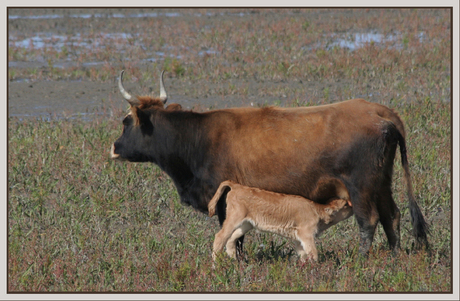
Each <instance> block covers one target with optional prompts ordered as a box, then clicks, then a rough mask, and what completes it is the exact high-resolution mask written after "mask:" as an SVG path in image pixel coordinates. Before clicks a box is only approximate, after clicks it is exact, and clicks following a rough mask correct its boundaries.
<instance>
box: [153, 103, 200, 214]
mask: <svg viewBox="0 0 460 301" xmlns="http://www.w3.org/2000/svg"><path fill="white" fill-rule="evenodd" d="M187 113H190V114H187ZM179 114H181V115H182V116H180V117H181V118H180V123H179V122H176V120H174V115H173V114H171V115H173V116H168V122H167V123H166V126H165V129H164V131H162V132H161V134H160V136H161V139H160V141H162V144H161V145H158V150H159V152H158V154H159V155H158V158H157V162H156V163H157V164H158V165H159V166H160V168H161V169H163V170H164V171H165V172H166V173H167V174H168V175H169V176H170V177H171V179H172V180H173V181H174V184H175V186H176V188H177V191H178V193H179V195H180V197H181V200H182V201H183V202H184V203H187V204H190V205H192V206H193V207H194V208H197V209H199V210H202V211H206V210H207V205H206V204H207V202H206V200H205V199H206V198H207V197H206V196H204V195H203V191H207V189H206V187H203V185H205V186H206V183H207V179H204V178H203V177H204V175H202V174H200V171H202V170H203V164H204V162H205V159H206V157H207V149H208V145H207V141H206V140H207V135H206V133H205V129H204V127H203V126H202V124H201V122H199V116H197V115H198V114H195V113H192V112H179ZM184 117H185V118H184ZM187 117H188V118H187ZM192 119H193V120H192ZM156 141H158V140H156Z"/></svg>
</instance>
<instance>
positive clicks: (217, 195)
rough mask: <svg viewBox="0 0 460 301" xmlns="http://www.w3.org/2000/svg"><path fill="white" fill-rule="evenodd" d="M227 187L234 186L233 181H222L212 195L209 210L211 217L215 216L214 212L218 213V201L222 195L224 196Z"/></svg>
mask: <svg viewBox="0 0 460 301" xmlns="http://www.w3.org/2000/svg"><path fill="white" fill-rule="evenodd" d="M227 187H229V188H232V187H231V182H229V181H224V182H222V183H220V185H219V188H217V191H216V193H215V194H214V196H213V197H212V199H211V201H209V204H208V212H209V216H210V217H212V216H214V214H215V213H216V205H217V202H218V201H219V199H220V197H221V196H222V194H223V193H224V191H225V189H226V188H227Z"/></svg>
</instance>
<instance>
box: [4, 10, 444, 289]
mask: <svg viewBox="0 0 460 301" xmlns="http://www.w3.org/2000/svg"><path fill="white" fill-rule="evenodd" d="M200 12H202V13H203V14H204V13H205V12H206V11H201V10H200ZM235 12H236V11H235ZM330 14H332V15H333V16H334V18H329V16H330ZM364 15H365V16H366V17H363V16H364ZM265 16H269V17H272V18H274V19H273V20H274V21H270V20H272V19H270V18H269V17H267V18H265ZM305 16H309V18H306V17H305ZM259 17H260V18H258V19H257V20H258V21H257V22H253V21H254V20H251V21H250V22H249V21H248V20H247V19H242V21H241V22H236V23H235V22H233V21H232V20H234V19H232V18H222V20H221V24H220V25H221V26H219V28H218V29H217V28H214V27H209V26H207V25H208V23H207V19H206V18H198V19H192V21H190V19H188V18H178V19H175V23H174V26H161V22H160V23H159V22H157V21H155V20H153V21H152V20H148V19H146V20H144V19H142V20H139V22H140V23H141V24H140V25H143V26H144V28H150V30H146V31H145V32H140V33H139V36H138V38H139V39H143V41H144V43H145V44H146V46H147V48H148V49H150V51H163V50H164V49H163V48H162V47H163V45H169V46H171V47H173V48H174V49H184V47H189V48H188V49H201V47H202V45H204V46H206V47H207V48H209V49H213V50H216V51H217V54H210V55H204V56H199V55H197V54H196V53H194V52H193V51H191V52H190V53H188V54H187V55H188V56H187V58H186V59H185V58H184V59H178V58H171V59H169V60H167V61H166V62H165V64H166V67H167V68H168V70H169V72H168V73H169V74H170V75H171V76H174V77H176V79H175V80H176V83H178V84H181V87H184V91H181V93H183V94H182V95H191V97H203V95H209V96H212V97H216V98H217V97H218V98H220V97H222V99H224V97H226V96H234V97H241V98H242V99H247V98H248V97H253V96H255V97H256V98H259V99H262V100H264V98H265V99H267V100H264V101H265V102H264V101H262V103H265V104H272V103H274V104H280V103H281V100H280V99H283V101H284V99H286V100H287V101H286V104H287V105H290V106H305V105H316V104H319V103H328V102H335V101H339V100H344V99H348V98H353V97H358V96H360V95H361V96H360V97H364V98H366V99H368V100H371V101H374V102H379V103H383V104H385V105H388V106H389V107H391V108H393V109H395V110H396V111H397V112H398V113H399V114H400V116H401V118H402V119H403V120H404V122H405V126H406V132H407V135H406V136H407V146H408V159H409V163H410V169H411V173H412V182H413V186H414V192H415V195H416V198H417V201H418V203H419V205H420V207H421V208H422V212H423V214H424V216H425V218H426V220H427V221H428V223H429V224H430V226H431V234H430V236H429V241H430V243H431V246H432V251H431V253H426V252H425V251H420V252H416V251H415V250H413V247H412V245H413V243H414V238H413V237H412V236H411V234H410V233H411V230H412V227H411V225H410V217H409V212H408V201H407V198H406V196H405V187H404V185H403V181H402V168H401V166H400V158H399V155H397V156H396V160H395V172H394V183H393V187H394V189H393V191H394V198H395V200H396V202H397V204H398V207H399V208H400V210H401V212H402V221H401V252H400V253H399V254H398V255H396V256H392V255H391V254H390V253H389V252H388V247H387V240H386V237H385V234H384V232H383V230H382V228H381V227H380V226H379V227H378V229H377V232H376V235H375V239H374V243H373V248H372V250H371V252H370V256H369V259H368V260H362V259H361V258H360V257H359V256H358V254H357V250H358V226H357V224H356V221H355V220H354V218H350V219H349V220H347V221H344V222H341V223H339V224H338V225H337V226H334V227H332V228H331V229H329V230H327V231H326V232H325V233H324V234H323V235H322V236H321V237H320V239H319V240H318V243H317V247H318V251H319V262H317V263H314V262H307V263H301V262H299V261H298V257H297V255H296V254H295V252H294V250H293V248H292V245H291V243H290V242H289V241H287V240H285V239H283V238H280V237H276V236H273V235H268V234H260V233H255V232H254V233H250V234H248V235H247V236H246V238H245V246H244V249H245V254H246V260H245V261H243V262H241V263H238V262H235V261H233V260H231V259H229V258H228V257H227V256H221V257H219V260H218V262H217V264H216V269H212V266H211V248H212V242H213V239H214V235H215V234H216V233H217V232H218V230H219V226H218V222H217V218H215V217H214V218H212V219H210V218H208V217H207V216H206V215H204V214H201V213H198V212H196V211H195V210H193V209H192V208H190V207H186V206H184V205H182V204H180V201H179V197H178V195H177V192H176V190H175V188H174V186H173V184H172V182H171V180H170V179H169V177H168V176H167V175H166V174H164V173H163V172H162V171H160V170H159V169H158V168H157V167H156V166H154V165H151V164H136V163H120V162H113V161H111V160H109V149H110V146H111V144H112V143H113V142H114V140H115V139H116V138H117V137H118V136H119V135H120V133H121V118H122V114H121V112H120V113H116V114H115V115H116V116H114V117H113V118H111V119H109V118H105V117H104V118H103V117H95V118H94V119H93V120H91V121H84V120H79V119H75V120H64V119H62V120H51V121H40V120H33V119H24V120H19V119H17V118H9V120H8V135H9V136H8V291H9V292H114V291H115V292H438V293H442V292H450V291H451V290H452V283H451V277H450V275H451V273H452V263H453V262H452V253H451V247H452V246H451V223H452V221H451V213H452V207H451V201H452V199H451V198H452V195H451V189H452V183H451V160H452V157H451V148H452V145H451V135H452V133H451V122H452V120H451V103H450V102H449V101H446V100H450V97H451V96H450V95H451V94H450V93H451V91H450V81H451V75H450V59H449V58H450V43H451V41H450V32H449V30H447V28H450V27H449V26H450V23H449V22H450V21H449V18H448V13H447V10H443V11H442V10H370V12H366V14H362V13H359V11H357V13H352V14H344V15H341V14H337V15H335V14H334V11H331V10H313V11H309V10H292V11H291V10H283V11H271V10H267V11H263V12H262V13H261V15H260V16H259ZM306 20H308V21H306ZM114 22H115V21H114ZM117 22H118V21H117ZM142 22H146V23H142ZM10 23H12V22H10ZM165 24H167V23H165ZM93 25H94V28H93V29H92V30H94V31H95V32H97V31H98V30H101V31H104V29H105V28H106V27H105V26H109V25H110V26H115V27H116V28H117V30H119V31H120V32H121V31H123V32H137V31H138V29H137V27H136V26H139V24H135V25H133V23H123V24H121V23H116V24H102V23H99V21H97V20H96V21H95V23H94V24H93ZM120 26H122V27H123V28H122V29H121V28H119V27H120ZM376 28H378V29H379V32H381V33H383V34H390V33H392V32H394V31H399V32H401V33H403V34H401V36H400V37H399V38H398V39H399V40H398V41H395V43H400V44H401V45H402V46H403V47H402V49H396V48H394V47H392V45H387V47H381V46H376V45H373V44H369V45H367V46H365V47H363V48H360V49H358V50H355V51H353V52H350V51H346V50H344V49H338V48H332V49H327V48H324V47H323V46H325V45H326V43H327V41H326V40H325V36H327V35H328V34H330V33H332V32H342V33H346V32H360V31H365V32H367V31H368V30H373V29H376ZM160 29H161V34H160V36H159V37H157V38H156V39H153V40H151V41H150V42H148V39H150V37H151V34H152V32H160ZM194 29H197V30H196V31H193V30H194ZM198 29H199V30H198ZM249 29H250V30H249ZM420 31H423V32H424V33H425V35H426V36H427V37H429V38H431V39H430V40H429V41H431V42H426V43H420V42H419V40H418V39H417V33H418V32H420ZM191 32H194V33H195V34H196V36H194V38H193V39H185V40H184V39H177V37H190V36H191ZM82 34H83V36H85V35H88V36H91V35H94V33H93V32H90V33H88V32H82ZM316 41H319V42H321V45H323V46H321V47H317V48H315V49H313V50H312V51H307V50H305V49H306V48H304V46H308V45H312V44H314V43H316ZM187 43H188V44H187ZM389 44H391V43H389ZM129 45H131V44H129V43H127V45H126V47H127V48H126V49H123V50H125V51H124V52H123V51H118V50H117V49H116V48H115V46H114V45H107V47H106V48H104V49H95V50H94V51H88V52H85V53H83V54H82V55H81V56H80V57H75V58H72V57H71V59H75V61H77V62H79V63H82V62H84V61H106V62H107V63H106V64H104V65H102V66H99V67H97V68H96V67H94V68H93V67H90V68H80V67H79V66H73V67H69V68H55V67H54V66H55V63H56V60H60V59H63V58H64V56H72V54H73V53H76V50H75V49H72V47H70V46H69V49H65V51H63V52H59V53H57V52H56V51H52V50H50V49H48V50H47V49H43V50H39V49H35V50H33V51H26V50H24V49H21V48H15V47H10V48H9V53H8V55H9V57H8V59H9V60H13V61H14V60H18V61H19V60H23V61H27V60H34V58H36V57H40V56H43V57H46V58H47V59H49V61H48V62H49V63H48V67H47V69H46V68H45V69H37V68H36V67H34V68H33V69H28V68H23V69H20V68H18V69H12V68H10V69H9V72H8V76H9V79H10V80H14V79H17V78H29V79H32V80H57V79H74V78H87V79H90V80H94V81H99V82H104V81H109V80H113V79H114V78H116V76H117V75H118V72H119V69H120V68H118V66H116V65H115V63H114V64H112V63H111V62H120V61H123V62H124V63H123V64H124V68H125V69H126V70H127V72H126V73H125V74H126V79H125V81H127V82H128V81H130V79H131V78H137V79H138V81H139V85H140V86H141V87H143V86H147V85H149V83H150V82H151V81H152V70H154V72H155V74H157V71H158V70H160V69H161V68H162V67H165V66H163V65H162V62H155V63H153V64H149V65H148V66H147V67H146V66H144V65H145V63H144V64H143V63H142V59H144V58H146V57H148V54H146V53H145V52H144V50H142V49H141V48H140V47H130V46H129ZM227 49H231V50H232V51H227ZM141 50H142V51H141ZM122 52H123V54H121V53H122ZM122 55H123V56H124V57H121V56H122ZM128 58H129V59H130V60H126V61H124V60H125V59H128ZM189 83H190V84H189ZM197 87H199V88H197ZM171 93H174V91H171ZM250 101H252V100H250Z"/></svg>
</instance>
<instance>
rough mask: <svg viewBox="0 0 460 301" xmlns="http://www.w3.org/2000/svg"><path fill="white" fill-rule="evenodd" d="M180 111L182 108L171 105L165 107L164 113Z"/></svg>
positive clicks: (175, 104) (178, 105)
mask: <svg viewBox="0 0 460 301" xmlns="http://www.w3.org/2000/svg"><path fill="white" fill-rule="evenodd" d="M180 110H182V106H181V105H180V104H178V103H172V104H170V105H169V106H168V107H166V111H180Z"/></svg>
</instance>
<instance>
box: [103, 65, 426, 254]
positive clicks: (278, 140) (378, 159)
mask: <svg viewBox="0 0 460 301" xmlns="http://www.w3.org/2000/svg"><path fill="white" fill-rule="evenodd" d="M122 75H123V72H122V73H121V75H120V78H119V88H120V92H121V93H122V95H123V97H124V98H125V99H126V100H127V101H128V102H129V103H130V104H131V112H130V114H128V115H127V116H126V117H125V118H124V120H123V133H122V135H121V136H120V137H119V138H118V139H117V140H116V141H115V143H114V145H113V146H112V151H111V156H112V158H114V159H124V160H129V161H133V162H153V163H155V164H157V165H158V166H159V167H160V168H161V169H162V170H164V171H165V172H166V173H167V174H168V175H169V176H170V177H171V179H172V180H173V181H174V184H175V186H176V188H177V191H178V193H179V195H180V198H181V201H182V202H183V203H184V204H188V205H191V206H193V207H194V208H196V209H198V210H200V211H203V212H207V210H208V201H209V200H210V199H211V198H212V196H213V195H214V193H215V192H216V190H217V188H218V187H219V184H220V183H221V182H223V181H225V180H231V181H234V182H236V183H239V184H242V185H245V186H250V187H257V188H260V189H265V190H269V191H274V192H278V193H285V194H293V195H300V196H303V197H305V198H307V199H310V200H312V201H314V202H316V203H325V202H326V201H327V200H328V199H329V198H330V197H331V195H329V194H331V193H333V190H332V192H330V191H328V190H327V189H325V190H323V191H321V193H320V194H318V195H316V194H315V191H317V187H320V186H319V185H318V183H317V182H318V181H319V179H320V178H322V177H330V178H336V179H340V180H341V181H342V182H343V183H344V184H345V186H346V188H347V190H348V192H349V193H350V199H351V202H352V204H353V212H354V214H355V217H356V220H357V222H358V226H359V233H360V248H359V250H360V253H361V254H367V253H368V251H369V249H370V247H371V244H372V241H373V237H374V232H375V228H376V226H377V224H378V223H379V222H380V223H381V224H382V226H383V229H384V231H385V234H386V236H387V238H388V242H389V246H390V248H391V249H392V250H394V251H397V249H398V248H399V246H400V230H399V223H400V212H399V209H398V207H397V206H396V203H395V202H394V200H393V196H392V191H391V184H392V173H393V161H394V158H395V154H396V149H397V147H398V144H399V148H400V153H401V161H402V167H403V170H404V180H405V183H406V188H407V196H408V199H409V208H410V213H411V217H412V225H413V233H414V235H415V237H416V239H417V242H419V243H420V244H424V245H426V246H428V241H427V232H428V226H427V224H426V222H425V220H424V218H423V215H422V212H421V210H420V208H419V206H418V205H417V202H416V201H415V198H414V194H413V192H412V184H411V180H410V173H409V164H408V161H407V155H406V141H405V132H404V126H403V123H402V121H401V119H400V118H399V116H398V115H397V114H396V113H395V112H394V111H393V110H391V109H389V108H387V107H386V106H383V105H380V104H377V103H370V102H367V101H365V100H363V99H353V100H348V101H343V102H338V103H334V104H328V105H322V106H314V107H301V108H279V107H266V108H232V109H221V110H213V111H209V112H204V113H198V112H193V111H184V110H182V109H181V108H180V106H179V105H177V104H174V105H170V106H168V107H167V108H165V103H166V100H167V94H166V92H165V89H164V84H163V74H162V76H161V79H160V87H161V93H160V97H159V98H154V97H150V96H143V97H133V96H131V95H130V94H129V93H127V92H126V91H125V89H124V88H123V84H122ZM217 215H218V217H219V221H220V223H221V224H222V223H223V221H224V219H225V205H224V202H218V203H217ZM240 241H241V242H242V239H240Z"/></svg>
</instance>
